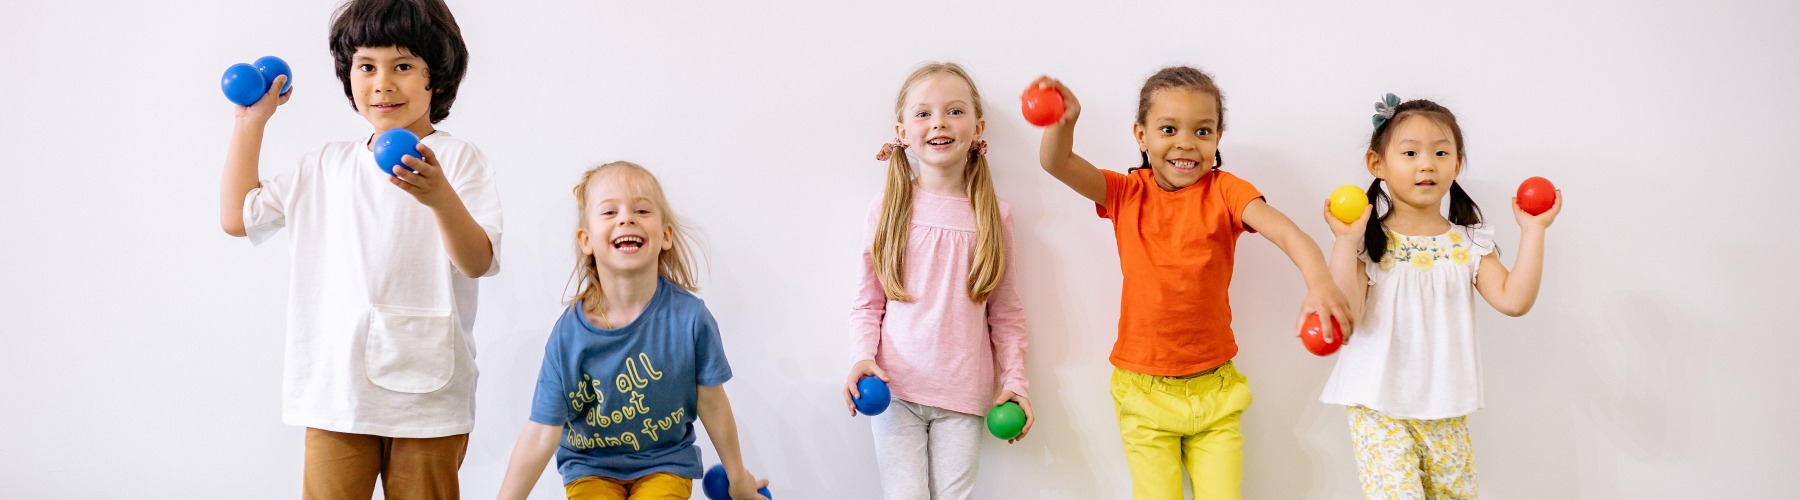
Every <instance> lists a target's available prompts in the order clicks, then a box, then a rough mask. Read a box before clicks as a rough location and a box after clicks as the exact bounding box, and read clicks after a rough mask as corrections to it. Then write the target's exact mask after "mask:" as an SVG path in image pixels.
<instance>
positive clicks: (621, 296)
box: [582, 267, 659, 330]
mask: <svg viewBox="0 0 1800 500" xmlns="http://www.w3.org/2000/svg"><path fill="white" fill-rule="evenodd" d="M658 281H659V280H658V279H657V275H656V268H655V267H651V268H650V269H648V272H640V273H629V274H627V273H608V274H603V275H601V276H600V289H601V290H602V292H603V294H604V295H605V298H603V299H601V300H600V303H599V304H584V305H583V307H582V309H584V311H582V313H583V314H586V315H587V317H588V322H589V323H593V324H594V325H595V326H599V327H601V328H605V329H608V330H611V329H614V328H619V327H622V326H625V325H629V324H631V322H633V321H637V318H638V316H639V315H641V314H643V313H644V308H645V307H648V306H649V305H650V299H651V298H653V297H655V296H656V287H657V284H658Z"/></svg>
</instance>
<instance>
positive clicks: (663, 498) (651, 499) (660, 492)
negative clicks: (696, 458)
mask: <svg viewBox="0 0 1800 500" xmlns="http://www.w3.org/2000/svg"><path fill="white" fill-rule="evenodd" d="M563 491H564V492H565V493H568V495H569V500H687V498H688V497H689V496H691V495H693V494H694V480H692V479H688V478H685V477H681V476H677V475H674V474H670V473H667V472H658V473H655V474H651V475H648V476H644V477H640V478H637V479H634V480H631V481H621V480H618V479H611V478H604V477H594V476H588V477H584V478H581V479H576V480H575V481H574V482H571V483H569V484H567V485H564V486H563Z"/></svg>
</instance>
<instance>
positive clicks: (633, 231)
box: [575, 169, 675, 276]
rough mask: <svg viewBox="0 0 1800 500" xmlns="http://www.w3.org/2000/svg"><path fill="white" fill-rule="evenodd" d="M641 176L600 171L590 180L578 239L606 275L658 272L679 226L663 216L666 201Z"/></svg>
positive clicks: (635, 172) (614, 170) (616, 170)
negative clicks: (675, 226) (661, 260)
mask: <svg viewBox="0 0 1800 500" xmlns="http://www.w3.org/2000/svg"><path fill="white" fill-rule="evenodd" d="M643 175H645V174H643V173H640V172H637V171H634V170H631V169H610V170H602V171H600V172H598V173H595V174H594V178H593V179H592V180H590V181H589V182H588V185H587V193H586V203H587V205H586V206H584V207H582V213H581V218H582V223H581V227H579V228H577V229H576V230H575V241H576V244H577V245H579V246H580V248H581V253H582V254H584V255H585V257H584V258H592V259H594V265H595V267H596V268H598V269H600V270H601V272H602V274H613V275H619V274H623V275H641V274H649V275H651V276H654V275H656V273H657V263H658V261H659V259H661V257H662V253H663V252H664V251H667V250H669V249H670V248H671V247H672V246H673V245H674V241H675V240H674V229H675V228H674V226H673V225H670V224H668V223H667V222H666V219H665V218H664V213H665V212H666V208H665V205H664V204H663V203H662V202H661V200H658V199H654V198H653V197H652V194H651V193H653V192H654V191H653V190H652V189H649V188H650V185H649V184H648V183H647V182H645V179H642V178H641V176H643Z"/></svg>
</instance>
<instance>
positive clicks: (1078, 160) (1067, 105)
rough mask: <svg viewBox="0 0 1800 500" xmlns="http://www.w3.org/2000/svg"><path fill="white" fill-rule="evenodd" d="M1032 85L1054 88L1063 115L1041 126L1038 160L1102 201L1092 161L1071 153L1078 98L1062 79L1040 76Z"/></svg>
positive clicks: (1100, 183) (1101, 188)
mask: <svg viewBox="0 0 1800 500" xmlns="http://www.w3.org/2000/svg"><path fill="white" fill-rule="evenodd" d="M1031 86H1032V87H1044V88H1054V89H1056V91H1057V92H1061V93H1062V96H1063V116H1062V119H1061V120H1058V121H1057V122H1056V123H1055V124H1052V125H1050V126H1049V127H1045V128H1044V138H1043V142H1042V143H1041V144H1040V145H1039V146H1038V163H1040V164H1042V165H1043V166H1044V171H1045V172H1049V173H1050V176H1051V177H1055V178H1056V180H1059V181H1062V183H1063V184H1064V185H1067V186H1069V189H1073V190H1075V192H1076V193H1080V194H1081V196H1082V197H1085V198H1087V199H1089V200H1093V202H1094V203H1101V204H1104V203H1106V177H1105V176H1104V175H1102V174H1101V173H1100V169H1099V168H1096V167H1094V164H1092V163H1088V161H1087V160H1086V159H1083V158H1082V157H1081V155H1077V154H1075V150H1074V148H1075V120H1076V119H1077V118H1080V117H1081V102H1080V101H1078V100H1076V99H1075V93H1074V92H1070V91H1069V88H1068V87H1065V86H1063V84H1062V82H1059V81H1056V79H1053V78H1050V77H1048V76H1040V77H1038V79H1037V80H1036V81H1033V82H1031Z"/></svg>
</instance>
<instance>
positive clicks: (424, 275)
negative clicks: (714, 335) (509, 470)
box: [219, 0, 501, 499]
mask: <svg viewBox="0 0 1800 500" xmlns="http://www.w3.org/2000/svg"><path fill="white" fill-rule="evenodd" d="M331 54H332V57H333V59H334V60H335V62H336V64H337V76H338V79H339V80H340V81H342V82H343V83H344V95H345V97H348V98H349V101H350V105H351V108H352V109H354V110H356V112H357V113H358V114H361V115H362V117H363V119H365V120H367V121H368V122H369V124H370V125H371V126H372V128H373V130H374V131H375V132H380V131H384V130H388V129H393V128H405V129H407V130H410V131H412V132H413V133H415V134H417V135H419V136H420V137H423V138H424V139H423V141H422V143H421V144H420V145H419V148H418V149H419V153H420V154H422V155H423V156H424V160H423V161H421V160H419V159H417V158H409V159H407V160H405V162H406V166H407V167H408V168H410V169H411V171H408V170H407V169H404V168H403V169H395V172H396V174H395V175H394V176H392V177H390V176H388V175H387V174H386V173H384V172H382V171H380V170H377V168H376V163H375V160H374V156H373V155H372V153H371V152H370V144H369V141H370V139H371V138H372V137H373V135H372V134H371V135H367V136H364V137H359V138H357V139H356V140H351V141H342V142H333V143H329V144H326V145H325V146H324V147H323V148H320V149H319V150H318V151H316V152H313V153H310V154H307V155H306V156H304V157H302V158H301V159H300V164H299V165H298V166H297V167H296V168H295V169H294V170H293V171H291V172H288V173H285V174H281V175H277V176H274V177H270V178H266V179H262V180H261V181H258V180H257V177H258V175H259V172H258V165H257V162H258V156H259V155H260V153H261V149H262V135H263V128H264V127H265V125H266V124H267V123H268V121H269V118H270V117H271V116H272V115H274V113H275V108H276V106H278V105H279V104H280V103H283V102H286V101H287V100H288V98H289V97H291V96H292V92H293V91H295V90H294V89H290V92H289V95H287V96H278V95H277V91H278V90H279V89H281V87H282V84H283V83H285V82H286V78H285V77H278V78H276V79H275V81H274V82H271V84H270V85H269V89H268V91H267V93H265V94H264V95H263V97H262V99H261V100H259V101H257V102H256V103H255V104H253V105H251V106H249V107H240V108H238V109H237V113H236V114H237V122H236V125H235V126H234V127H233V129H232V134H231V143H230V146H229V150H228V151H227V154H226V158H225V168H224V176H223V180H222V182H221V189H220V196H219V198H220V199H219V212H220V213H219V219H220V225H221V226H223V228H224V230H225V232H226V233H228V234H231V235H232V236H248V237H249V238H250V242H251V243H255V244H260V243H262V242H264V241H267V240H268V239H269V238H270V237H272V236H274V235H275V233H276V232H278V231H279V230H280V229H281V228H283V227H286V228H288V231H289V237H290V241H289V245H290V248H291V249H292V252H293V254H294V259H293V264H292V266H291V276H292V280H293V283H292V285H291V287H290V289H291V290H292V293H291V294H290V296H289V298H288V323H287V332H288V334H287V358H286V361H285V363H284V364H283V387H282V395H283V398H282V399H283V401H282V421H283V422H286V423H288V424H290V425H298V426H304V427H306V459H305V475H304V480H303V487H304V489H305V498H309V499H311V498H369V497H371V496H372V495H373V494H374V489H375V481H376V480H377V477H380V478H381V481H382V484H383V485H384V492H385V495H386V497H387V498H390V499H401V498H456V497H457V494H458V491H457V490H458V488H457V478H456V472H457V469H458V468H459V467H460V466H461V464H462V459H463V453H464V451H465V450H466V447H467V445H468V439H469V437H468V433H469V430H470V429H471V428H472V427H473V426H474V419H475V359H474V358H475V351H474V344H475V342H474V337H473V334H472V333H471V331H472V328H473V326H474V323H475V303H476V302H475V293H476V281H475V279H476V278H479V277H484V276H492V275H494V274H495V273H497V272H499V270H500V266H499V257H498V255H499V250H500V229H501V223H500V197H499V194H498V193H497V192H496V190H495V187H494V176H493V172H492V171H490V170H489V169H488V164H487V160H486V159H485V158H483V157H482V155H481V152H480V151H477V150H476V149H475V146H474V145H471V144H469V143H468V142H467V141H463V140H461V139H456V138H453V137H451V136H450V134H448V133H445V132H444V131H441V130H436V129H435V128H434V124H436V123H437V122H439V121H441V120H443V119H444V118H445V117H446V116H449V114H450V104H451V103H452V102H454V101H455V100H456V88H457V84H458V83H459V82H461V81H462V77H463V72H464V69H465V67H466V66H465V64H466V60H467V58H468V50H467V49H466V48H465V47H464V46H463V40H462V35H461V34H460V31H459V29H458V28H457V25H456V20H455V18H453V17H451V15H450V10H449V8H447V7H446V6H445V5H444V3H443V2H442V1H439V0H352V1H351V2H349V3H348V4H346V5H344V6H343V7H342V8H340V9H339V10H338V11H337V13H336V15H335V16H334V18H333V20H332V24H331Z"/></svg>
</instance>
